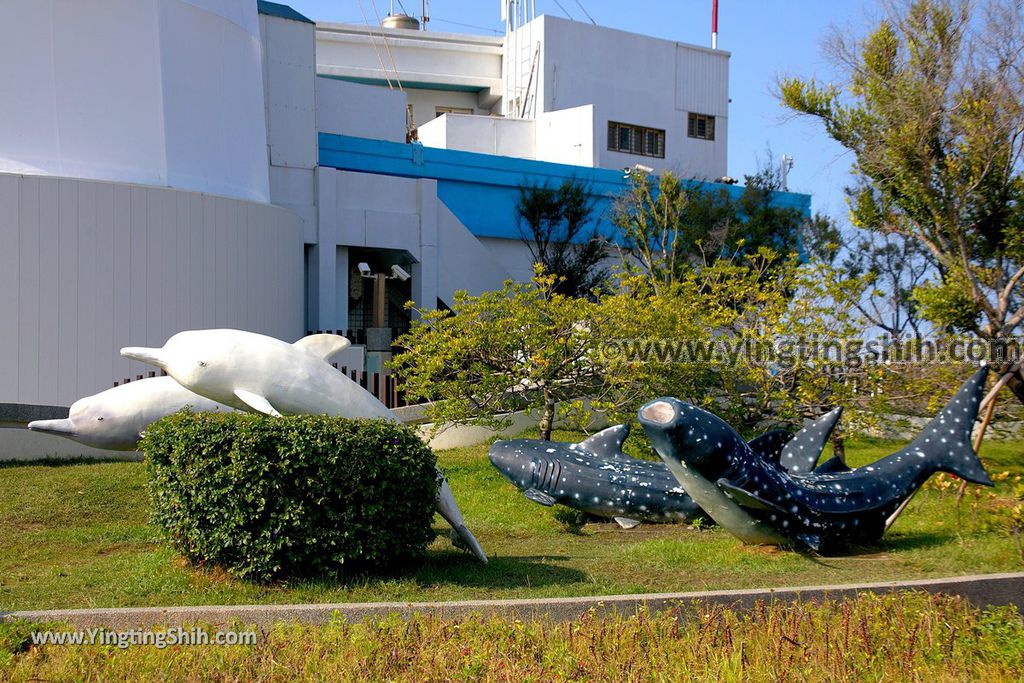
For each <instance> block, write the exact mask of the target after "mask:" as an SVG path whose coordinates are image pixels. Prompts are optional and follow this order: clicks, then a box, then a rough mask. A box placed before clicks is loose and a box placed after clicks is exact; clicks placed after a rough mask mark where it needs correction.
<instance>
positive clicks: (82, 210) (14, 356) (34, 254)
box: [0, 174, 304, 405]
mask: <svg viewBox="0 0 1024 683" xmlns="http://www.w3.org/2000/svg"><path fill="white" fill-rule="evenodd" d="M0 286H3V287H4V291H5V293H9V296H5V297H3V298H0V320H3V323H4V324H3V325H2V326H0V402H16V403H36V404H45V405H70V404H71V403H72V402H74V401H75V400H76V399H77V398H79V397H81V396H83V395H87V394H92V393H95V392H97V391H101V390H103V389H107V388H109V387H110V386H111V385H112V384H113V382H114V381H120V380H122V379H124V378H125V377H131V378H134V377H135V376H136V375H145V374H147V373H148V372H150V371H151V370H154V368H150V367H148V366H145V365H143V364H140V363H134V362H133V363H129V362H128V361H126V360H124V359H122V358H121V357H120V356H119V354H118V350H119V349H120V348H121V347H123V346H128V345H143V346H158V345H161V344H163V343H164V342H165V341H166V339H167V338H168V337H169V336H170V335H172V334H174V333H175V332H178V331H180V330H183V329H194V328H203V327H229V326H234V327H238V328H241V329H248V330H253V331H257V332H263V333H266V334H271V335H273V336H277V337H280V338H283V339H288V340H294V339H297V338H298V337H299V336H301V334H302V332H303V331H304V325H303V302H302V296H303V263H302V223H301V220H300V219H299V218H298V216H296V215H295V214H293V213H291V212H289V211H287V210H284V209H281V208H278V207H273V206H268V205H263V204H256V203H251V202H242V201H239V200H235V199H230V198H225V197H217V196H212V195H199V194H196V193H191V192H185V191H179V190H170V189H161V188H147V187H141V186H126V185H120V184H114V183H105V182H96V181H84V180H75V179H66V178H62V179H57V178H39V177H30V176H19V175H11V174H0Z"/></svg>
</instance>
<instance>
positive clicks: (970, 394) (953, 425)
mask: <svg viewBox="0 0 1024 683" xmlns="http://www.w3.org/2000/svg"><path fill="white" fill-rule="evenodd" d="M987 375H988V367H982V368H981V369H980V370H978V371H977V372H975V373H974V374H973V375H971V377H970V378H969V379H968V380H967V381H966V382H964V383H963V385H961V387H960V389H959V390H957V392H956V393H955V394H953V397H952V398H951V399H949V403H947V404H946V407H945V408H943V409H942V410H941V411H940V412H939V414H938V415H936V416H935V418H934V419H932V421H931V422H929V423H928V426H927V427H925V428H924V431H923V432H921V433H920V434H919V435H918V437H917V438H916V439H914V442H913V443H912V444H911V445H910V448H911V449H916V450H918V451H920V452H922V453H924V455H925V457H926V458H928V459H929V460H931V461H932V463H933V464H934V466H935V469H936V470H941V471H944V472H949V473H951V474H955V475H956V476H958V477H960V478H961V479H966V480H967V481H969V482H972V483H974V484H982V485H983V486H992V479H990V478H989V476H988V473H987V472H986V471H985V466H984V465H982V464H981V460H979V459H978V454H977V453H975V452H974V446H973V444H972V443H971V434H972V432H973V430H974V421H975V419H976V418H977V417H978V407H979V406H980V404H981V397H982V394H983V393H984V391H985V378H986V377H987Z"/></svg>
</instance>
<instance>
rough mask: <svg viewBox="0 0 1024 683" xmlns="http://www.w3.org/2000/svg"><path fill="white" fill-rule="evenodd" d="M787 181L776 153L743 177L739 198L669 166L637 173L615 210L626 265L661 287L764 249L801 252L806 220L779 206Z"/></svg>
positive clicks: (784, 252) (614, 214)
mask: <svg viewBox="0 0 1024 683" xmlns="http://www.w3.org/2000/svg"><path fill="white" fill-rule="evenodd" d="M781 186H782V183H781V178H780V177H779V172H778V170H777V169H775V168H774V163H773V161H772V160H771V158H770V157H769V160H768V162H767V163H766V165H765V166H764V167H763V168H762V169H761V170H759V171H758V172H757V173H755V174H754V175H748V176H745V186H744V188H743V191H742V192H741V193H740V195H739V196H738V197H737V198H735V199H734V198H733V197H732V195H731V194H730V193H729V192H728V190H726V189H725V188H723V187H720V186H718V187H716V186H714V185H711V184H708V183H704V182H700V181H697V180H681V179H680V178H679V177H678V176H676V175H675V174H673V173H671V172H669V171H666V172H664V173H662V174H661V175H660V176H658V177H657V178H656V179H654V178H652V177H651V176H650V175H648V174H647V173H643V172H639V171H634V172H632V173H631V174H630V177H629V185H628V187H627V188H626V190H625V191H624V192H623V193H622V194H621V195H620V196H619V197H617V198H616V201H615V204H614V208H613V211H612V222H613V223H614V224H615V225H616V227H617V228H618V229H619V233H620V235H621V236H622V239H623V242H624V245H623V246H624V250H623V268H624V269H625V271H626V272H627V273H630V274H641V275H644V276H645V277H647V278H648V279H650V280H651V282H652V283H653V284H654V286H655V287H658V286H660V285H662V284H670V283H672V282H674V281H676V280H679V279H680V278H682V277H684V276H685V274H686V272H687V271H689V270H691V269H693V268H695V267H700V266H702V265H704V264H706V263H709V262H714V261H715V260H718V259H727V260H735V259H742V258H745V257H752V256H754V255H756V254H759V253H761V254H763V253H765V252H764V251H763V250H764V249H770V250H771V251H772V252H774V253H775V254H776V255H778V256H779V257H780V258H785V257H786V256H788V255H789V254H790V253H792V252H794V251H795V250H796V249H797V247H798V243H799V240H800V237H801V232H802V230H803V228H804V224H805V221H804V217H803V214H802V213H801V212H800V211H799V210H798V209H795V208H791V207H786V206H780V205H779V204H778V197H777V193H778V191H779V190H780V189H781Z"/></svg>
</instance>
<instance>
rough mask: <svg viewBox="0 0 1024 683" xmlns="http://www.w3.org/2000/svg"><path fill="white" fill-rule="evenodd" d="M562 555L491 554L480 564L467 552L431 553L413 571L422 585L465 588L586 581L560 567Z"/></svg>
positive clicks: (518, 586) (580, 573) (527, 586)
mask: <svg viewBox="0 0 1024 683" xmlns="http://www.w3.org/2000/svg"><path fill="white" fill-rule="evenodd" d="M571 559H572V558H569V557H563V556H544V557H540V556H534V557H529V556H526V557H524V556H516V557H491V558H490V561H489V562H488V563H487V564H481V563H480V562H478V561H477V560H476V558H474V557H472V556H470V555H463V554H460V553H457V552H456V551H452V552H443V553H439V554H437V555H433V556H432V557H431V558H430V559H429V560H427V562H425V563H424V564H423V565H422V566H421V567H420V568H419V569H418V570H417V571H416V572H415V573H414V574H413V578H414V579H415V580H416V581H417V582H418V583H421V584H423V585H424V586H431V585H440V584H454V585H457V586H463V587H466V588H543V587H545V586H557V585H565V584H575V583H580V582H582V581H586V580H587V574H586V573H585V572H582V571H580V570H578V569H572V568H570V567H562V566H560V565H558V564H554V563H555V562H567V561H570V560H571Z"/></svg>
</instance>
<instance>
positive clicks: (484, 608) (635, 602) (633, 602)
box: [0, 572, 1024, 629]
mask: <svg viewBox="0 0 1024 683" xmlns="http://www.w3.org/2000/svg"><path fill="white" fill-rule="evenodd" d="M901 590H923V591H928V592H930V593H945V594H949V595H960V596H963V597H965V598H967V599H968V600H969V601H970V602H971V603H972V604H975V605H977V606H979V607H981V606H986V605H1010V604H1013V605H1016V606H1017V608H1018V609H1020V610H1022V612H1024V572H1022V573H1014V574H982V575H977V576H958V577H954V578H947V579H926V580H918V581H894V582H889V583H865V584H852V585H845V586H802V587H795V588H774V589H759V590H728V591H710V592H693V593H651V594H641V595H605V596H591V597H582V598H544V599H534V600H466V601H461V602H362V603H358V602H357V603H334V604H331V603H327V604H308V605H224V606H202V607H123V608H108V609H75V610H38V611H28V612H9V613H0V619H2V618H11V617H20V618H24V619H31V620H33V621H67V622H70V623H71V624H74V625H77V626H79V627H82V628H89V627H99V626H102V627H105V628H108V629H130V628H145V627H149V626H154V625H168V626H180V625H183V624H192V623H196V622H203V623H208V624H211V625H219V624H227V623H231V622H233V621H241V622H243V623H246V624H257V625H259V626H263V627H266V626H270V625H271V624H273V623H275V622H282V621H288V622H303V623H309V624H319V623H324V622H326V621H328V620H329V619H331V618H332V617H334V616H335V615H336V616H337V617H340V618H343V619H346V620H348V621H362V620H363V619H366V618H377V617H383V616H385V615H388V614H394V613H398V614H401V615H403V616H411V615H412V614H414V613H420V614H433V615H438V616H445V617H460V616H465V615H468V614H472V613H482V614H493V615H501V616H506V617H516V618H520V619H524V620H527V619H547V620H554V621H570V620H574V619H577V618H579V617H580V616H581V615H583V614H585V613H586V612H588V611H589V610H591V609H593V610H595V611H597V612H598V613H611V612H617V613H620V614H627V615H628V614H633V613H635V612H636V610H637V609H638V608H640V607H641V606H646V607H647V608H648V609H650V610H652V611H655V610H659V609H664V608H666V607H671V606H673V605H675V604H676V603H678V602H680V601H691V600H700V601H703V602H705V603H712V604H720V605H727V606H731V607H734V608H736V609H749V608H750V607H752V606H753V605H754V604H756V603H757V602H758V601H773V600H775V601H778V600H781V601H786V602H788V601H792V600H796V599H801V600H820V599H822V598H825V597H830V598H840V597H849V596H854V595H857V594H858V593H889V592H892V591H901Z"/></svg>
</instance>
